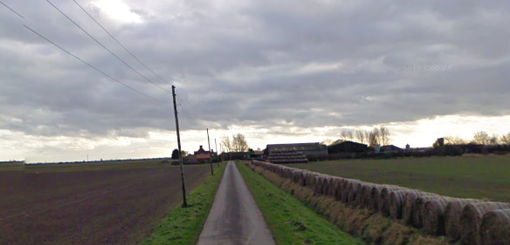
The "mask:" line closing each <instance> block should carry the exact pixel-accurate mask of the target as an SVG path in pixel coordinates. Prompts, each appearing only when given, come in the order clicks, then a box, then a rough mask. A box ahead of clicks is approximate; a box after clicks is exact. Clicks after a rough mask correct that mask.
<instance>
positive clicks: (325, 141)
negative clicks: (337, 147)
mask: <svg viewBox="0 0 510 245" xmlns="http://www.w3.org/2000/svg"><path fill="white" fill-rule="evenodd" d="M332 143H333V140H332V139H325V140H323V141H322V142H321V144H322V145H331V144H332Z"/></svg>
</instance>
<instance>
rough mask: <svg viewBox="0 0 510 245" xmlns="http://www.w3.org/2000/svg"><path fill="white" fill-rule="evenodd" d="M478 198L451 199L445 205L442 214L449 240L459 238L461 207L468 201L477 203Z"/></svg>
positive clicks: (452, 240) (453, 240)
mask: <svg viewBox="0 0 510 245" xmlns="http://www.w3.org/2000/svg"><path fill="white" fill-rule="evenodd" d="M479 202H482V200H479V199H456V200H451V201H449V202H448V205H446V209H445V214H444V226H445V233H446V236H447V237H448V239H449V240H450V241H451V242H456V241H458V240H459V239H460V234H461V232H460V215H461V214H462V209H463V208H464V207H465V206H466V205H468V204H470V203H479Z"/></svg>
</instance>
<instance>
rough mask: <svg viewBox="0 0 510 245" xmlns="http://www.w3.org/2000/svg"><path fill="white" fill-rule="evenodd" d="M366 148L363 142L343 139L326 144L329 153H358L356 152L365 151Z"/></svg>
mask: <svg viewBox="0 0 510 245" xmlns="http://www.w3.org/2000/svg"><path fill="white" fill-rule="evenodd" d="M367 150H368V146H367V145H365V144H361V143H357V142H353V141H343V142H337V143H333V144H332V145H330V146H328V152H329V154H340V153H358V152H366V151H367Z"/></svg>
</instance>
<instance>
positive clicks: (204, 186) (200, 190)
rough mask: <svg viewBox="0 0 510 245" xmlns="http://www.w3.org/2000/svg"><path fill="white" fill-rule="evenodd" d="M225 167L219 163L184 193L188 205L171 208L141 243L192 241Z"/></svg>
mask: <svg viewBox="0 0 510 245" xmlns="http://www.w3.org/2000/svg"><path fill="white" fill-rule="evenodd" d="M215 166H216V164H215ZM225 167H226V164H225V163H223V164H221V165H220V167H219V168H216V169H215V171H214V175H213V176H208V177H207V178H206V179H205V180H204V181H203V182H202V183H201V184H200V185H198V186H197V187H196V188H195V189H193V190H192V191H191V192H190V193H189V194H188V195H187V202H188V208H183V207H181V206H178V207H175V208H173V209H172V210H171V211H170V213H169V214H168V215H167V216H166V217H165V218H164V219H163V221H162V222H161V224H159V225H158V226H157V227H156V228H154V231H153V232H152V234H150V235H149V236H148V237H146V238H145V239H144V240H142V242H141V243H140V245H193V244H195V243H196V242H197V241H198V237H199V236H200V232H202V228H203V226H204V223H205V220H206V219H207V216H208V215H209V210H210V209H211V206H212V203H213V201H214V196H215V195H216V190H217V189H218V185H219V184H220V181H221V178H222V177H223V172H224V171H225Z"/></svg>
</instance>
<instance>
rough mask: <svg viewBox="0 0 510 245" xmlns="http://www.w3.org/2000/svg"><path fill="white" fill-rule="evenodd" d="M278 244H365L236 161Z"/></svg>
mask: <svg viewBox="0 0 510 245" xmlns="http://www.w3.org/2000/svg"><path fill="white" fill-rule="evenodd" d="M236 165H237V168H238V169H239V172H241V175H242V176H243V178H244V180H245V182H246V185H248V188H249V189H250V192H251V194H252V195H253V197H254V199H255V201H256V202H257V205H258V206H259V208H260V210H261V212H262V214H263V216H264V218H265V220H266V223H267V225H268V228H269V230H271V233H272V234H273V238H274V240H275V242H276V244H278V245H287V244H288V245H292V244H338V245H342V244H349V245H351V244H365V243H364V242H362V241H361V240H359V239H357V238H354V237H352V236H351V235H349V234H347V233H345V232H343V231H341V230H340V229H339V228H338V227H336V226H335V225H334V224H332V223H330V222H328V221H327V220H325V219H323V218H322V217H321V216H319V215H318V214H317V213H315V212H314V211H313V210H311V209H310V208H308V207H306V206H304V205H303V204H302V203H301V202H300V201H299V200H297V199H296V198H295V197H293V196H292V195H290V194H289V193H287V192H285V191H283V190H281V189H280V188H278V187H277V186H275V185H273V184H272V183H271V182H269V181H268V180H266V179H265V178H264V177H262V176H261V175H259V174H257V173H256V172H254V171H252V170H251V169H249V168H248V167H247V166H246V165H245V164H244V163H241V162H237V163H236Z"/></svg>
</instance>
